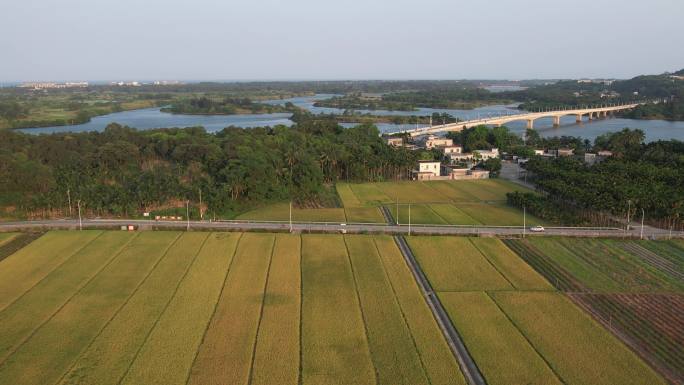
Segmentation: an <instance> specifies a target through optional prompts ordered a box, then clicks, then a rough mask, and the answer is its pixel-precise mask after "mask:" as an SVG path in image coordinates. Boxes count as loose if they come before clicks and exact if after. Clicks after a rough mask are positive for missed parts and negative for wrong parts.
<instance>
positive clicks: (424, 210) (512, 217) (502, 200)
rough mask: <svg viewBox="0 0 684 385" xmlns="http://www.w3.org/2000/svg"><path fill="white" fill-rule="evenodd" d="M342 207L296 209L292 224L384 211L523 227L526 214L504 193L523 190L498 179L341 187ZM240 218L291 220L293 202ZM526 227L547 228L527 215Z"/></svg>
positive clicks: (365, 217) (418, 219) (427, 220)
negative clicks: (385, 208)
mask: <svg viewBox="0 0 684 385" xmlns="http://www.w3.org/2000/svg"><path fill="white" fill-rule="evenodd" d="M335 187H336V190H337V194H338V196H339V197H340V201H341V202H342V204H343V208H318V209H308V208H296V207H295V208H293V209H292V220H293V221H306V222H340V223H342V222H354V223H385V219H384V217H383V216H382V213H381V212H380V207H382V206H385V207H387V208H388V209H389V210H390V212H391V213H392V216H393V217H394V220H395V221H397V220H398V223H401V224H408V222H409V214H408V211H409V209H408V207H409V204H410V206H411V223H414V224H426V225H487V226H522V225H523V222H524V220H523V213H522V211H521V210H519V209H517V208H513V207H510V206H507V205H506V193H507V192H511V191H522V190H525V188H524V187H521V186H519V185H516V184H514V183H511V182H508V181H505V180H499V179H488V180H465V181H435V182H418V181H401V182H376V183H337V184H336V186H335ZM236 219H241V220H257V221H283V222H285V221H289V219H290V205H289V203H275V204H270V205H266V206H264V207H260V208H256V209H254V210H250V211H248V212H245V213H243V214H240V215H238V216H237V218H236ZM526 224H527V225H528V226H534V225H547V223H546V222H545V221H542V220H540V219H539V218H536V217H534V216H532V215H527V223H526Z"/></svg>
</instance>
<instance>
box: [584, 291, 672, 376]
mask: <svg viewBox="0 0 684 385" xmlns="http://www.w3.org/2000/svg"><path fill="white" fill-rule="evenodd" d="M572 298H573V299H575V301H576V302H578V303H579V304H580V305H582V306H583V307H585V308H586V309H587V310H588V311H589V312H590V313H592V314H594V316H595V317H596V318H597V319H598V320H599V321H601V323H603V324H604V325H606V326H607V327H608V328H610V329H611V330H612V331H615V332H616V334H617V335H618V336H619V337H621V338H622V339H624V340H625V342H627V343H628V344H629V345H630V346H632V347H633V348H634V349H635V350H636V351H637V352H638V353H639V354H640V355H641V356H642V357H644V358H645V359H646V360H647V361H649V362H651V363H652V364H653V365H654V366H656V367H658V368H659V369H660V371H661V372H662V373H664V374H665V375H666V376H667V377H668V378H669V379H670V380H672V381H673V382H682V381H683V380H684V378H682V373H684V352H683V351H682V349H681V346H682V345H684V320H682V318H681V314H682V313H683V312H684V299H683V298H682V296H680V295H660V294H614V295H613V294H577V295H572Z"/></svg>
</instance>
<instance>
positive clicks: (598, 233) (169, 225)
mask: <svg viewBox="0 0 684 385" xmlns="http://www.w3.org/2000/svg"><path fill="white" fill-rule="evenodd" d="M122 225H134V226H137V227H139V228H140V229H142V230H145V229H149V230H153V229H170V230H172V229H176V230H184V229H187V227H188V222H183V221H154V220H132V219H130V220H129V219H84V220H83V222H82V226H83V228H91V229H95V228H111V229H118V228H119V227H120V226H122ZM291 226H292V227H291V228H290V224H289V223H287V222H261V221H217V222H210V221H190V222H189V227H190V229H191V230H216V231H290V229H291V230H292V231H295V232H318V233H342V232H347V233H382V234H394V235H409V234H415V235H418V234H425V235H427V234H435V235H476V236H501V237H506V236H522V235H523V233H524V235H525V236H572V237H611V238H626V237H632V238H639V237H640V228H639V227H637V228H633V229H631V230H629V231H625V230H622V229H611V228H584V227H547V228H546V230H545V231H544V232H542V233H532V232H530V230H529V229H523V228H522V227H512V226H510V227H505V226H477V227H474V226H445V225H434V226H433V225H411V226H409V225H392V224H381V223H347V224H341V223H332V222H297V223H293V224H292V225H291ZM77 228H79V221H78V220H77V219H64V220H36V221H20V222H2V223H0V231H4V232H7V231H20V230H31V229H34V230H40V229H43V230H47V229H77ZM670 236H671V237H673V238H684V232H681V231H679V232H677V231H675V232H672V233H670V232H669V231H667V230H661V229H655V228H651V227H646V228H644V233H643V238H644V239H651V238H661V239H662V238H668V237H670Z"/></svg>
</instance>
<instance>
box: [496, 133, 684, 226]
mask: <svg viewBox="0 0 684 385" xmlns="http://www.w3.org/2000/svg"><path fill="white" fill-rule="evenodd" d="M643 140H644V133H643V132H642V131H640V130H629V129H625V130H623V131H621V132H617V133H612V134H607V135H603V136H601V137H598V138H597V139H596V141H595V142H594V143H595V147H594V150H598V149H608V150H611V151H612V152H613V156H612V157H609V158H607V159H605V160H604V161H602V162H598V163H596V164H594V165H590V164H586V163H585V162H583V161H582V160H581V159H578V158H575V157H560V158H552V159H547V158H542V157H533V158H531V159H530V161H529V162H528V163H527V164H526V168H527V170H528V171H529V172H530V173H531V178H529V179H528V180H531V181H533V182H534V183H535V184H536V185H537V188H538V189H539V190H540V191H542V192H544V193H545V198H543V199H539V198H534V197H532V196H527V197H525V196H522V194H511V196H509V201H510V202H511V203H513V204H516V205H519V206H522V205H527V206H528V207H530V208H532V211H533V212H534V211H535V210H536V211H537V212H536V214H538V215H542V216H546V217H548V216H558V217H561V216H563V215H565V214H567V213H562V212H561V211H572V210H577V211H579V212H581V211H587V210H588V211H591V212H594V213H596V212H604V213H609V214H612V215H613V216H615V217H618V218H625V217H626V216H627V209H628V207H629V208H631V212H630V213H629V214H630V216H631V217H634V216H635V215H637V214H638V216H639V217H640V216H641V214H642V211H641V210H642V209H643V210H644V214H645V217H646V219H647V220H649V221H650V222H651V223H653V224H656V225H658V226H660V227H663V228H669V227H670V226H673V227H675V228H682V227H683V226H684V224H683V222H682V221H683V220H684V142H680V141H676V140H672V141H658V142H652V143H648V144H644V142H643ZM565 216H567V215H565ZM566 223H567V218H566Z"/></svg>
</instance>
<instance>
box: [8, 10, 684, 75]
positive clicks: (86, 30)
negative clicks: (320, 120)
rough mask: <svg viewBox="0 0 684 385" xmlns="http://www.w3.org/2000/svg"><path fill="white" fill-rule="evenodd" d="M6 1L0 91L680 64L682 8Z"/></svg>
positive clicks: (658, 68) (616, 71)
mask: <svg viewBox="0 0 684 385" xmlns="http://www.w3.org/2000/svg"><path fill="white" fill-rule="evenodd" d="M482 3H483V2H477V1H474V0H468V1H466V0H454V1H446V0H424V1H421V2H411V1H406V0H394V1H390V0H377V1H374V2H368V1H360V0H350V1H347V2H344V3H330V2H321V1H315V0H293V1H290V2H280V1H276V0H256V1H251V2H236V1H228V2H218V1H212V0H197V1H194V2H184V1H179V0H166V1H162V0H149V1H145V2H144V3H140V2H136V1H134V0H120V1H116V2H114V1H109V0H95V1H85V0H64V1H60V2H59V3H58V4H45V3H44V2H42V1H40V0H6V1H4V2H3V5H2V6H0V11H1V12H0V36H2V37H0V52H2V53H3V58H2V60H0V83H3V84H7V83H16V82H31V81H88V82H91V83H96V82H109V81H153V80H179V81H185V82H192V81H275V80H283V81H296V80H369V79H378V80H406V79H489V80H498V79H500V80H523V79H562V78H565V79H568V78H573V79H576V78H619V79H622V78H631V77H633V76H636V75H640V74H658V73H662V72H666V71H676V70H679V69H682V68H684V50H683V49H681V47H680V45H681V37H682V36H684V23H681V22H680V20H679V19H680V17H681V15H682V14H684V2H681V1H680V0H651V1H649V2H648V3H646V2H635V3H632V2H624V1H619V0H576V1H573V2H548V1H545V0H517V1H514V0H493V1H488V2H486V4H482Z"/></svg>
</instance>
